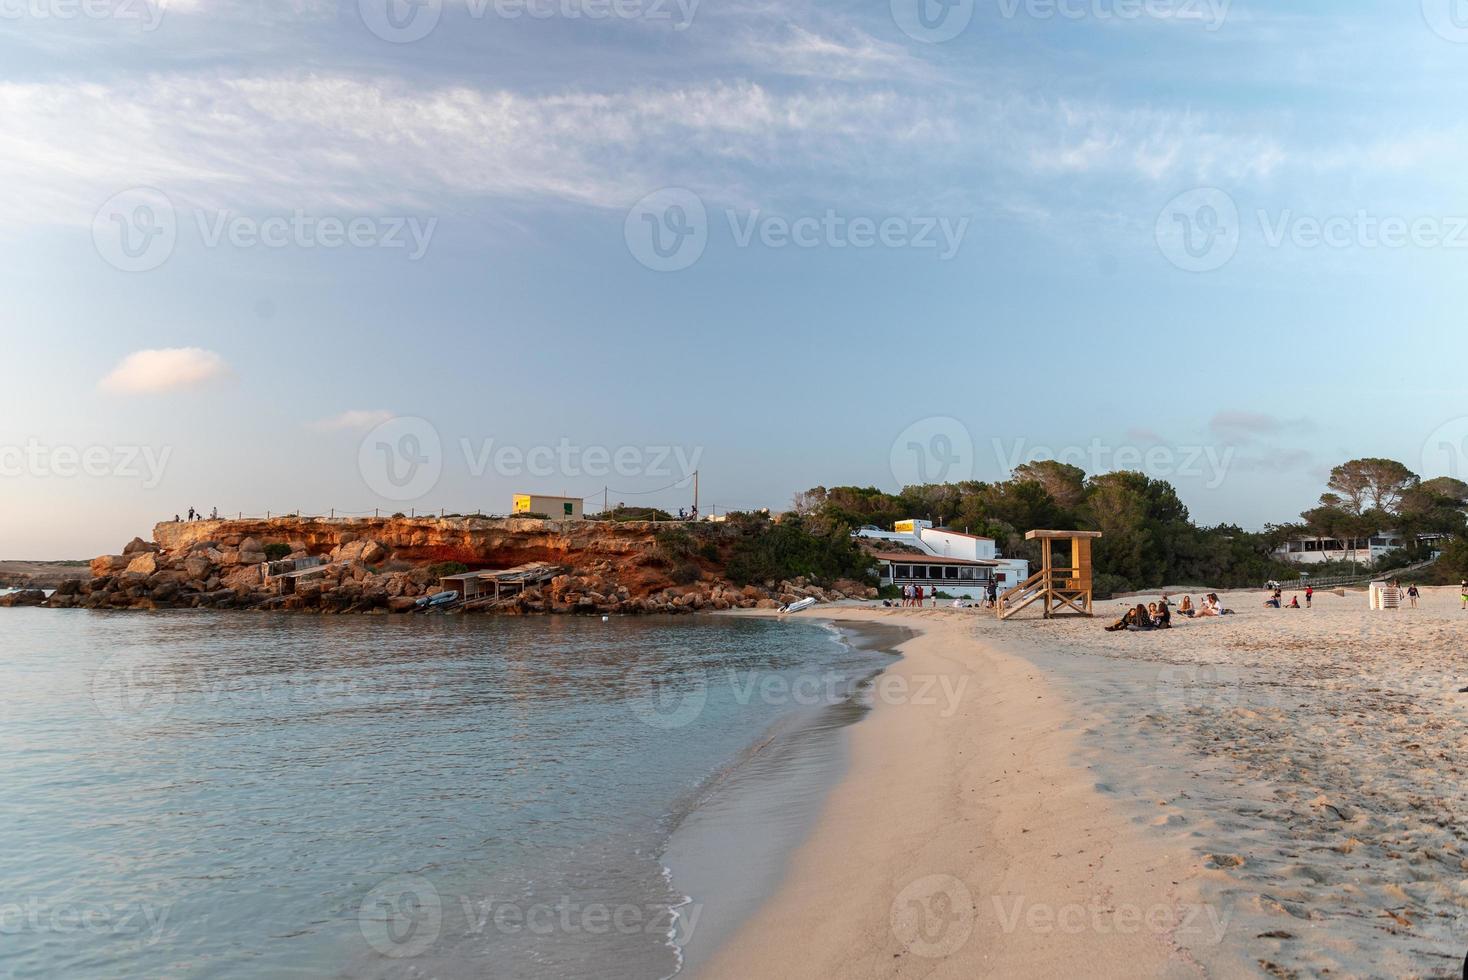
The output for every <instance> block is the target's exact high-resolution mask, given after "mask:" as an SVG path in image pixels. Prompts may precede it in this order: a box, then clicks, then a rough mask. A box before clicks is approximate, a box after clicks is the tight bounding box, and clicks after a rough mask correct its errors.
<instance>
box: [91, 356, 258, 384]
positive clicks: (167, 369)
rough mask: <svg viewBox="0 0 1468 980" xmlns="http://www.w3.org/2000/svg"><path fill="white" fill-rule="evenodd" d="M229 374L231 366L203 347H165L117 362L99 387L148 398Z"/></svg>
mask: <svg viewBox="0 0 1468 980" xmlns="http://www.w3.org/2000/svg"><path fill="white" fill-rule="evenodd" d="M228 373H229V366H228V365H227V364H225V363H224V358H222V357H220V356H219V355H218V354H216V353H215V352H214V351H212V350H204V349H203V348H202V347H164V348H160V349H158V350H140V351H134V352H133V353H131V354H129V355H128V356H127V357H124V358H123V359H122V360H121V361H119V362H118V364H117V367H115V368H113V369H112V371H111V372H110V373H109V374H108V375H107V377H105V378H103V379H102V381H101V382H100V385H99V387H101V388H102V389H103V390H104V391H111V392H115V393H118V394H128V395H135V394H146V393H149V392H156V391H169V390H172V389H174V388H188V387H192V386H194V385H198V384H202V383H204V382H205V381H208V380H210V379H211V378H218V377H221V376H223V375H226V374H228Z"/></svg>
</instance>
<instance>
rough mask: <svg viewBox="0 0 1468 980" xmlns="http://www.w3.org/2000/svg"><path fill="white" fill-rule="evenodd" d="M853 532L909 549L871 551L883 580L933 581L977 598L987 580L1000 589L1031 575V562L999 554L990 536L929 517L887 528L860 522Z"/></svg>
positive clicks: (901, 582) (928, 583) (887, 582)
mask: <svg viewBox="0 0 1468 980" xmlns="http://www.w3.org/2000/svg"><path fill="white" fill-rule="evenodd" d="M856 534H857V536H858V537H861V538H865V539H868V540H871V541H891V542H893V543H894V544H897V545H905V546H906V547H907V548H909V549H913V550H910V551H908V550H902V549H899V548H895V547H894V548H893V549H892V550H891V551H880V550H879V551H876V552H875V555H876V558H877V560H878V561H879V562H880V563H881V570H880V574H881V580H882V584H883V585H899V586H900V585H921V586H923V587H924V588H925V589H926V588H929V587H933V586H936V587H937V588H938V589H939V591H942V592H946V593H948V594H949V595H955V596H967V597H968V598H971V599H978V598H982V597H983V595H984V592H985V591H986V590H987V589H988V587H989V582H990V581H991V580H992V581H993V582H994V583H995V584H996V585H997V586H998V588H999V591H1000V592H1003V591H1004V590H1005V589H1008V588H1010V587H1011V586H1014V585H1018V584H1019V583H1020V582H1023V581H1024V580H1025V579H1027V578H1029V577H1030V563H1029V562H1028V561H1026V560H1025V559H1023V558H1003V557H1000V555H999V551H998V549H997V548H996V547H995V544H994V539H993V538H982V537H979V536H977V535H973V534H962V533H960V532H958V531H948V530H944V529H942V528H935V527H933V522H932V521H916V520H913V521H898V522H897V524H896V525H895V526H894V528H893V530H891V531H883V530H882V529H881V528H877V527H864V528H862V529H861V530H859V531H857V532H856Z"/></svg>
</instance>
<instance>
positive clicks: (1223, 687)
mask: <svg viewBox="0 0 1468 980" xmlns="http://www.w3.org/2000/svg"><path fill="white" fill-rule="evenodd" d="M1223 598H1224V601H1225V605H1228V606H1231V607H1232V608H1234V609H1235V610H1237V613H1238V614H1237V615H1234V616H1228V617H1224V618H1221V619H1209V620H1182V621H1179V623H1178V626H1177V628H1175V629H1173V630H1170V631H1158V632H1151V633H1107V632H1105V631H1104V630H1103V629H1102V627H1103V626H1104V625H1105V624H1106V622H1108V621H1109V619H1110V618H1114V616H1115V615H1116V614H1119V612H1120V610H1121V607H1122V604H1121V602H1100V603H1098V604H1097V613H1098V615H1097V617H1096V618H1095V619H1081V618H1067V619H1057V620H1051V621H1048V622H1047V621H1044V620H1041V619H1040V618H1039V617H1038V616H1035V617H1034V618H1024V617H1023V614H1022V616H1021V617H1020V618H1016V619H1013V620H1010V621H1008V622H1003V623H1001V622H999V621H997V620H996V619H995V618H994V617H993V615H992V614H991V613H984V612H982V611H979V610H953V609H947V608H943V609H925V610H904V609H882V608H872V607H871V606H870V605H868V606H866V607H865V608H860V609H856V608H827V609H825V610H824V611H821V612H820V613H818V614H819V615H824V616H826V617H828V618H838V619H839V618H851V619H857V620H862V619H865V620H876V621H882V622H891V623H893V624H899V625H905V626H908V627H910V628H912V629H914V630H915V631H917V632H918V634H919V635H917V636H916V637H915V638H914V639H913V640H911V641H909V642H908V643H906V644H904V645H903V647H902V653H903V655H904V659H903V660H901V661H900V662H898V663H896V664H895V665H894V666H893V667H892V668H891V669H889V671H888V672H887V673H886V674H884V675H883V676H882V677H881V678H880V679H879V680H878V681H877V684H876V686H875V687H874V690H873V692H872V700H873V702H874V704H875V710H874V711H873V712H872V714H871V716H870V717H869V718H867V719H865V720H864V721H862V722H861V723H860V724H858V725H856V726H855V727H853V728H851V729H849V730H848V731H849V733H850V734H849V737H850V741H851V745H850V750H851V756H850V758H851V762H850V768H849V771H848V773H847V775H846V777H845V778H844V779H843V780H842V781H841V782H840V783H839V784H838V785H837V787H836V788H835V789H834V790H833V791H832V793H831V795H830V797H829V798H828V799H827V801H826V803H825V805H824V808H823V810H822V812H821V815H820V817H819V818H818V820H817V824H816V827H815V830H814V832H813V833H812V835H811V836H810V837H809V839H808V840H807V841H806V842H805V843H804V844H803V845H802V846H801V847H800V848H799V849H797V851H796V852H795V854H794V855H793V857H792V858H791V860H790V862H789V864H788V867H787V872H786V875H785V878H784V880H783V882H782V883H781V885H780V887H779V889H778V890H777V892H776V894H775V895H774V896H773V897H772V898H771V899H770V901H768V902H767V903H766V904H765V905H763V906H762V907H761V908H760V909H759V911H758V912H756V913H755V914H754V915H753V916H752V917H751V918H749V919H748V920H747V921H746V922H745V924H744V925H743V926H742V927H741V928H740V929H739V930H738V931H737V932H736V933H735V934H734V937H733V938H732V939H731V940H730V941H729V942H728V943H726V944H725V945H724V946H723V947H722V948H721V949H720V950H719V952H718V953H717V954H716V955H715V956H714V957H713V958H712V959H711V960H710V961H709V962H708V963H707V965H706V966H704V967H703V968H702V969H699V970H697V971H694V972H695V973H696V975H697V976H699V977H726V976H727V977H741V978H743V977H751V976H781V977H831V976H841V977H902V976H923V977H930V976H931V977H972V976H1003V977H1041V976H1057V975H1069V976H1088V977H1094V976H1117V977H1121V976H1127V977H1143V976H1145V977H1188V976H1210V977H1220V976H1224V977H1226V976H1361V977H1367V976H1370V977H1375V976H1393V977H1400V976H1423V977H1448V976H1452V977H1457V976H1460V975H1461V971H1462V968H1463V967H1462V964H1463V957H1464V953H1465V950H1468V822H1465V820H1464V819H1463V818H1464V815H1465V814H1468V778H1465V775H1468V774H1465V763H1468V694H1460V693H1458V690H1459V689H1460V688H1463V687H1468V652H1465V649H1464V645H1463V638H1464V636H1465V635H1468V613H1465V612H1462V611H1460V609H1459V601H1458V598H1457V590H1456V589H1452V590H1449V589H1429V590H1424V597H1423V599H1422V602H1421V608H1418V609H1401V610H1396V611H1379V612H1371V611H1369V610H1368V609H1367V601H1366V597H1365V595H1364V593H1360V592H1352V593H1347V594H1346V596H1344V597H1339V596H1336V595H1334V594H1324V595H1317V596H1316V599H1315V608H1314V609H1310V610H1303V609H1302V610H1289V609H1285V610H1274V609H1265V608H1264V607H1263V606H1262V601H1263V598H1264V597H1263V595H1262V594H1260V593H1256V592H1249V593H1232V594H1224V596H1223ZM1288 599H1289V596H1288V595H1286V601H1288ZM1132 601H1136V600H1132ZM1144 601H1145V600H1144ZM806 615H809V614H806Z"/></svg>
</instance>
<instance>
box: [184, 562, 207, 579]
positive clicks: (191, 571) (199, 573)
mask: <svg viewBox="0 0 1468 980" xmlns="http://www.w3.org/2000/svg"><path fill="white" fill-rule="evenodd" d="M209 568H210V565H209V559H207V558H203V557H198V556H195V557H192V558H185V559H184V563H183V570H184V574H185V575H187V576H188V577H189V578H191V579H196V580H199V581H203V580H204V579H206V578H207V577H208V576H209Z"/></svg>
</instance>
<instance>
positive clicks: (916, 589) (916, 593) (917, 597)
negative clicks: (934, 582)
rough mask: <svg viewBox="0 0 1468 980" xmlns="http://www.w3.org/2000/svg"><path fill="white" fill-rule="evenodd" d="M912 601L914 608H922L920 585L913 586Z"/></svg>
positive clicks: (921, 588) (921, 589)
mask: <svg viewBox="0 0 1468 980" xmlns="http://www.w3.org/2000/svg"><path fill="white" fill-rule="evenodd" d="M912 599H913V602H912V604H913V605H914V606H917V607H918V608H919V609H921V608H923V587H922V586H921V585H914V586H913V587H912Z"/></svg>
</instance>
